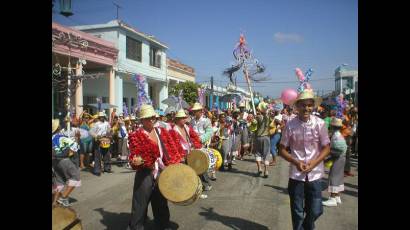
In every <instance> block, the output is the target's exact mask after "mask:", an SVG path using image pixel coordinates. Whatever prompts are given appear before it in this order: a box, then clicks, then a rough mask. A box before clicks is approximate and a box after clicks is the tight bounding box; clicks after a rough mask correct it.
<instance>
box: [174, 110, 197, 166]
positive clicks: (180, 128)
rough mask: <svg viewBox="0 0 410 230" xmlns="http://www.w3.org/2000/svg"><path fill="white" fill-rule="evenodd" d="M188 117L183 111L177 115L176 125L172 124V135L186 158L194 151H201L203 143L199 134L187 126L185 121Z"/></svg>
mask: <svg viewBox="0 0 410 230" xmlns="http://www.w3.org/2000/svg"><path fill="white" fill-rule="evenodd" d="M187 117H188V115H186V113H185V111H184V110H183V109H180V110H179V111H178V113H177V114H176V115H175V124H171V125H170V127H171V130H170V133H171V135H172V136H174V138H175V140H176V142H177V143H178V144H179V145H178V148H179V149H180V151H181V152H183V153H184V158H185V157H186V156H187V155H188V154H189V152H191V150H192V149H201V148H202V143H201V140H200V139H199V136H198V134H197V133H196V132H195V131H194V130H193V128H192V127H189V126H188V125H186V122H185V119H186V118H187Z"/></svg>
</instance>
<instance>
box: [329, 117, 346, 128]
mask: <svg viewBox="0 0 410 230" xmlns="http://www.w3.org/2000/svg"><path fill="white" fill-rule="evenodd" d="M330 125H331V126H336V127H342V126H343V124H342V119H339V118H336V117H333V118H332V120H331V122H330Z"/></svg>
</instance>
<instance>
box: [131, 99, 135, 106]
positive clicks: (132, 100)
mask: <svg viewBox="0 0 410 230" xmlns="http://www.w3.org/2000/svg"><path fill="white" fill-rule="evenodd" d="M134 104H135V98H133V97H131V107H133V106H134Z"/></svg>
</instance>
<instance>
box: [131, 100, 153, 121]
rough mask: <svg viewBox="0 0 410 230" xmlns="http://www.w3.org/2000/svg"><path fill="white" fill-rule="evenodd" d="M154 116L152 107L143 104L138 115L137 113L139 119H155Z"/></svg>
mask: <svg viewBox="0 0 410 230" xmlns="http://www.w3.org/2000/svg"><path fill="white" fill-rule="evenodd" d="M156 115H157V113H155V110H154V107H152V105H147V104H144V105H142V106H141V109H140V113H139V118H140V119H144V118H149V117H156ZM131 120H132V118H131Z"/></svg>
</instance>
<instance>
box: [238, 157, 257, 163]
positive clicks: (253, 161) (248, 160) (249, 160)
mask: <svg viewBox="0 0 410 230" xmlns="http://www.w3.org/2000/svg"><path fill="white" fill-rule="evenodd" d="M241 161H247V162H252V163H256V161H255V159H246V158H243V159H242V160H241Z"/></svg>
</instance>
